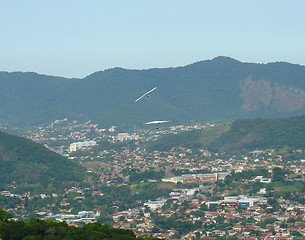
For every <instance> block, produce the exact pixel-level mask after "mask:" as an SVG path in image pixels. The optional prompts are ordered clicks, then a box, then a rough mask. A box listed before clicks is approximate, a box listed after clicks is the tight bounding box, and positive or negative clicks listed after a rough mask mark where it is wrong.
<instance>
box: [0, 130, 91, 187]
mask: <svg viewBox="0 0 305 240" xmlns="http://www.w3.org/2000/svg"><path fill="white" fill-rule="evenodd" d="M0 169H1V174H0V189H1V188H3V186H5V185H9V184H11V185H16V186H18V187H22V188H25V189H28V190H32V191H38V192H39V191H42V190H43V191H42V192H44V191H46V190H49V191H52V190H53V191H54V190H57V191H59V190H60V189H62V188H64V186H65V184H68V183H72V182H78V183H81V182H83V181H84V179H85V177H86V172H85V170H84V169H83V168H82V167H81V166H79V165H77V164H75V163H73V162H71V161H70V160H68V159H66V158H64V157H62V156H60V155H58V154H56V153H55V152H52V151H50V150H48V149H46V148H45V147H44V146H42V145H40V144H38V143H34V142H32V141H30V140H28V139H25V138H22V137H17V136H14V135H11V134H6V133H4V132H0ZM17 190H18V189H17Z"/></svg>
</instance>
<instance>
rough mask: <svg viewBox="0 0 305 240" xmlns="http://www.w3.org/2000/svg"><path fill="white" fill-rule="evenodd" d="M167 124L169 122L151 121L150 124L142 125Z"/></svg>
mask: <svg viewBox="0 0 305 240" xmlns="http://www.w3.org/2000/svg"><path fill="white" fill-rule="evenodd" d="M169 122H170V121H169V120H166V121H151V122H147V123H144V125H151V124H161V123H169Z"/></svg>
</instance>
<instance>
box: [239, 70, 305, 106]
mask: <svg viewBox="0 0 305 240" xmlns="http://www.w3.org/2000/svg"><path fill="white" fill-rule="evenodd" d="M240 97H241V99H242V100H243V105H242V109H243V110H245V111H247V112H249V111H254V110H256V109H257V108H258V107H260V106H262V105H264V106H265V107H271V108H274V109H276V110H278V111H286V112H293V111H297V110H301V109H302V108H304V106H305V92H304V91H303V90H302V89H298V88H295V87H288V86H279V85H278V84H272V83H271V82H270V81H265V80H260V81H253V80H252V78H251V76H249V77H248V78H247V79H246V80H245V82H244V85H243V86H242V87H241V93H240Z"/></svg>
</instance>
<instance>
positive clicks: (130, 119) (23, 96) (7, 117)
mask: <svg viewBox="0 0 305 240" xmlns="http://www.w3.org/2000/svg"><path fill="white" fill-rule="evenodd" d="M153 87H157V89H156V90H155V91H154V92H153V93H152V94H151V96H150V98H148V99H146V98H145V99H144V98H143V99H141V100H140V101H139V102H135V100H136V99H137V98H138V97H140V96H141V95H142V94H144V93H145V92H146V91H148V90H150V89H152V88H153ZM0 102H1V105H0V123H2V124H4V125H8V126H19V127H22V126H32V125H37V124H40V123H45V122H50V121H54V120H56V119H62V118H64V117H67V118H70V119H76V120H77V119H80V118H85V119H86V118H88V119H91V120H93V121H94V122H97V123H99V124H100V126H102V127H108V126H111V125H116V126H119V127H122V128H132V127H133V126H134V125H136V126H139V125H140V124H142V123H144V122H148V121H152V120H174V121H175V122H177V123H188V122H190V121H192V120H194V121H202V122H207V121H214V120H219V121H228V120H234V119H239V118H253V117H283V116H292V115H297V114H304V113H305V67H304V66H301V65H295V64H289V63H285V62H276V63H268V64H255V63H243V62H240V61H237V60H234V59H232V58H229V57H216V58H214V59H212V60H205V61H201V62H197V63H194V64H191V65H187V66H184V67H176V68H164V69H148V70H127V69H122V68H113V69H109V70H105V71H101V72H96V73H93V74H92V75H89V76H87V77H85V78H83V79H67V78H62V77H54V76H46V75H39V74H37V73H22V72H12V73H7V72H0Z"/></svg>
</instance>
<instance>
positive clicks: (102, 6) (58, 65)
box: [0, 0, 305, 77]
mask: <svg viewBox="0 0 305 240" xmlns="http://www.w3.org/2000/svg"><path fill="white" fill-rule="evenodd" d="M304 9H305V1H304V0H289V1H288V0H286V1H283V0H189V1H186V0H185V1H182V0H151V1H148V0H129V1H126V0H108V1H104V0H89V1H80V0H0V11H1V12H0V33H1V35H0V71H34V72H38V73H42V74H48V75H58V76H65V77H84V76H86V75H89V74H91V73H93V72H95V71H99V70H104V69H108V68H113V67H123V68H128V69H146V68H153V67H159V68H163V67H176V66H184V65H187V64H190V63H193V62H197V61H201V60H206V59H212V58H214V57H216V56H230V57H233V58H235V59H237V60H240V61H244V62H257V63H267V62H274V61H286V62H291V63H297V64H301V65H305V27H304V26H305V14H304Z"/></svg>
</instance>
